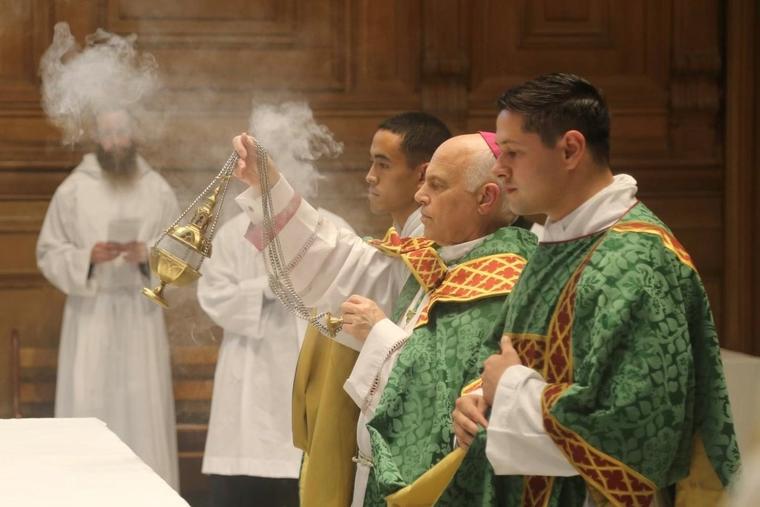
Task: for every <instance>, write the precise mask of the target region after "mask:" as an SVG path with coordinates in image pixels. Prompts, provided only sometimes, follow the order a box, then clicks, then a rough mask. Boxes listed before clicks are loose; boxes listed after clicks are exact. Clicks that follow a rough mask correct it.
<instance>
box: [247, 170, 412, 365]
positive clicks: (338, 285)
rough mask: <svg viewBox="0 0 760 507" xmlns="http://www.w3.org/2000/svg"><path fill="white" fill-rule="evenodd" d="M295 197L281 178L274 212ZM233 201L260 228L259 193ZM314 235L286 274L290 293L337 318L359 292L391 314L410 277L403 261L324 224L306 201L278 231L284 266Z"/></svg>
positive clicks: (345, 338)
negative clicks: (335, 315)
mask: <svg viewBox="0 0 760 507" xmlns="http://www.w3.org/2000/svg"><path fill="white" fill-rule="evenodd" d="M294 195H295V192H294V191H293V189H292V188H291V187H290V185H289V184H288V182H287V181H286V180H285V178H280V181H279V182H278V183H277V184H276V185H275V186H274V187H273V188H272V201H273V205H274V210H273V213H274V214H275V215H277V214H278V213H280V212H281V211H282V210H283V209H285V208H286V206H287V205H288V204H289V203H290V202H291V201H292V199H293V197H294ZM236 200H237V202H238V204H239V205H240V206H241V207H242V208H243V210H244V211H245V212H246V213H247V214H248V216H249V218H250V220H251V222H252V224H253V226H255V227H259V228H260V227H261V226H262V218H261V199H260V196H259V195H258V192H257V191H256V190H254V189H253V188H249V189H248V190H246V191H245V192H243V193H242V194H241V195H239V196H238V197H237V198H236ZM318 224H319V225H318ZM314 234H316V237H315V239H314V242H313V243H312V244H311V246H310V247H309V248H308V251H307V252H306V254H305V256H304V258H303V259H301V261H300V262H299V263H298V264H297V265H296V266H295V267H294V268H293V270H292V271H291V273H290V278H291V280H292V282H293V286H294V289H295V290H296V292H298V294H299V295H300V296H301V298H302V300H303V302H304V304H306V305H307V306H313V307H316V308H317V309H318V310H319V311H330V312H332V313H334V314H339V312H340V305H341V303H343V302H344V301H345V300H346V299H348V298H349V296H351V295H353V294H359V295H362V296H364V297H367V298H369V299H372V300H373V301H375V303H377V305H378V306H379V307H380V308H381V309H382V310H383V312H384V313H385V314H386V315H390V313H391V310H392V305H393V302H394V301H395V298H396V296H397V295H398V293H399V292H400V291H401V287H402V285H403V283H404V281H405V280H406V277H407V276H408V271H407V270H406V268H405V266H404V265H403V262H402V261H401V260H399V259H394V258H391V257H388V256H386V255H385V254H383V253H382V252H380V251H379V250H377V249H376V248H374V247H372V246H370V245H368V244H367V243H365V242H364V241H363V240H362V239H361V238H360V237H359V236H357V235H356V234H355V233H353V232H351V231H348V230H346V229H342V228H339V227H336V226H335V225H334V224H333V223H331V222H330V221H329V220H322V219H321V217H320V214H319V212H318V211H317V210H316V209H314V208H313V207H312V206H311V205H309V204H308V203H307V202H306V201H304V200H302V201H301V202H300V204H299V205H298V208H297V210H296V211H295V214H294V215H293V216H292V217H290V219H289V220H287V222H286V223H285V224H284V226H282V227H281V229H280V230H279V232H278V239H279V242H280V245H281V246H282V251H283V255H284V257H285V262H286V263H288V262H290V260H291V259H293V258H294V257H296V256H297V255H298V254H299V253H300V252H301V250H302V249H303V247H304V245H305V244H306V242H307V241H309V238H310V237H312V235H314ZM344 334H345V333H340V335H344ZM340 335H339V336H338V337H336V339H337V340H338V341H341V342H342V343H345V344H346V345H348V346H350V347H352V348H354V349H356V350H359V348H360V347H359V344H358V342H357V341H356V340H355V339H353V338H352V337H348V336H343V337H341V336H340Z"/></svg>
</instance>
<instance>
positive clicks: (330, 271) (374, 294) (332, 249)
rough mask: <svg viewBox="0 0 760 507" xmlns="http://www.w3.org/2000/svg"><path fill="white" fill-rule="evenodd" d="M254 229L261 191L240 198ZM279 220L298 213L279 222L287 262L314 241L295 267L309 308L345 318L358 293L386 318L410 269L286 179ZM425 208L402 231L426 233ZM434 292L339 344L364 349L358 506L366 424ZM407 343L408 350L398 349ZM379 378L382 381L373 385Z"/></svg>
mask: <svg viewBox="0 0 760 507" xmlns="http://www.w3.org/2000/svg"><path fill="white" fill-rule="evenodd" d="M237 201H238V203H239V204H240V206H241V207H242V208H243V209H244V210H245V211H246V212H247V214H248V215H249V217H250V219H251V222H252V223H253V225H254V227H255V228H260V227H261V223H262V217H261V202H260V198H259V196H258V192H257V191H256V190H254V189H248V190H247V191H246V192H244V193H243V194H241V195H240V196H238V197H237ZM272 202H273V205H274V214H275V216H278V215H279V217H283V216H284V215H286V214H288V213H290V212H289V211H288V210H294V211H293V212H292V216H289V217H287V220H286V219H284V218H281V219H280V220H276V222H277V223H279V224H280V225H281V229H280V230H279V232H278V236H279V240H280V244H281V245H282V249H283V253H284V255H285V260H286V262H288V261H289V260H290V259H291V258H293V257H295V256H296V255H297V253H298V252H300V251H301V250H302V247H303V245H305V244H306V243H307V242H308V241H310V239H311V237H312V236H314V242H313V243H312V245H311V246H310V247H309V249H308V253H307V254H306V256H305V257H304V259H303V260H302V261H301V262H300V263H299V264H298V265H297V266H296V267H295V268H294V269H293V272H292V273H291V279H292V281H293V285H294V287H295V289H296V291H297V292H298V293H299V295H301V297H302V299H303V301H304V303H305V304H306V305H309V306H316V307H317V308H318V309H319V310H320V311H330V312H332V313H339V307H340V304H341V303H343V302H344V301H345V300H346V299H348V297H349V296H351V295H352V294H361V295H363V296H365V297H367V298H369V299H372V300H373V301H374V302H375V303H376V304H377V305H378V306H379V307H380V308H381V309H382V310H383V312H384V313H385V314H386V315H390V314H391V311H392V308H393V303H394V301H395V299H396V297H397V296H398V294H399V292H400V291H401V288H402V287H403V285H404V283H405V282H406V279H407V278H408V276H409V274H410V273H409V271H408V269H407V268H406V266H405V265H404V264H403V261H401V260H400V259H398V258H393V257H389V256H387V255H385V254H383V253H382V252H380V251H379V250H377V249H376V248H375V247H372V246H370V245H368V244H367V243H365V242H364V241H362V240H361V239H360V238H359V237H358V236H356V235H355V234H350V233H348V232H345V231H338V230H337V229H336V228H335V227H332V226H330V225H329V224H327V223H326V222H325V221H324V220H322V221H320V217H319V214H318V213H317V212H316V210H314V208H312V207H311V206H310V205H309V204H308V203H306V202H305V201H302V200H300V198H299V197H298V196H297V194H295V192H294V191H293V190H292V188H291V187H290V185H289V184H288V182H287V181H285V178H282V177H281V178H280V180H279V182H278V183H277V184H276V185H275V186H274V187H273V188H272ZM419 215H420V214H419V210H417V211H415V213H414V214H413V215H412V216H410V218H409V219H407V223H406V224H404V227H403V228H402V236H404V235H405V234H406V233H410V235H419V232H421V231H420V230H421V223H419ZM481 242H482V239H477V240H474V241H470V242H468V243H463V244H460V245H452V246H448V247H444V248H442V249H441V250H440V251H439V253H440V254H441V256H442V258H443V259H444V260H452V259H457V258H460V257H463V256H464V255H466V254H467V253H468V252H469V251H470V250H472V249H473V248H475V247H476V246H477V245H478V244H480V243H481ZM427 297H428V296H427V294H426V293H425V292H424V290H423V289H420V292H419V293H418V294H417V297H415V298H414V300H413V301H412V303H411V305H410V308H414V309H415V312H414V313H413V314H412V315H409V316H408V317H406V312H405V314H404V315H405V316H404V317H402V322H399V323H398V324H396V323H393V322H391V321H390V320H389V319H384V320H382V321H380V322H378V323H377V324H376V325H375V326H374V327H373V328H372V331H371V333H370V335H369V336H368V337H367V340H366V341H365V343H364V344H362V343H361V342H359V341H358V340H356V339H355V338H353V337H352V336H350V335H347V334H345V333H339V334H338V336H336V340H338V341H339V342H341V343H343V344H345V345H348V346H349V347H352V348H354V349H355V350H359V351H360V352H359V357H358V359H357V361H356V365H355V366H354V369H353V371H352V372H351V375H350V377H349V379H348V380H347V381H346V384H345V385H344V389H345V390H346V392H347V393H348V394H349V396H350V397H351V398H352V399H353V400H354V402H355V403H356V404H357V405H358V406H359V408H360V409H361V413H360V415H359V420H358V423H357V443H358V445H359V456H357V458H356V462H357V471H356V476H355V481H354V498H353V502H352V505H353V506H359V505H362V504H363V503H364V494H365V491H366V487H367V479H368V476H369V466H368V464H369V463H370V462H371V459H372V456H371V452H372V451H371V449H370V447H369V432H368V431H367V428H366V422H367V421H369V420H370V419H371V418H372V415H373V412H374V409H375V408H376V407H377V403H378V402H379V400H380V397H381V395H382V392H383V389H384V388H385V385H386V383H387V381H388V378H389V376H390V372H391V369H392V368H393V364H394V362H395V360H396V358H397V357H398V354H399V353H400V352H401V350H402V348H403V347H402V346H403V342H404V340H405V339H406V338H407V337H408V336H409V335H410V334H411V332H412V330H413V329H414V324H415V323H416V322H417V320H418V319H419V316H420V312H421V311H422V309H423V308H424V307H425V303H426V301H427ZM398 345H401V346H398ZM375 378H377V384H376V385H375V386H374V387H373V383H374V380H375Z"/></svg>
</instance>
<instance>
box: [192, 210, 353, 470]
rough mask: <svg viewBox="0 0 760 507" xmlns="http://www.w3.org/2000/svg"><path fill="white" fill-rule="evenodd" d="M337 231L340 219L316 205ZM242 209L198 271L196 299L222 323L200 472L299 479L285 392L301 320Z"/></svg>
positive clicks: (289, 383)
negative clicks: (271, 276) (272, 285)
mask: <svg viewBox="0 0 760 507" xmlns="http://www.w3.org/2000/svg"><path fill="white" fill-rule="evenodd" d="M320 213H321V214H322V215H323V216H324V217H325V218H326V219H328V220H330V221H331V222H332V223H333V224H335V225H336V226H338V227H340V228H345V229H347V230H349V231H350V230H351V227H350V226H349V225H348V224H347V223H346V222H345V221H344V220H343V219H342V218H340V217H338V216H337V215H334V214H332V213H329V212H328V211H325V210H320ZM249 223H250V222H249V219H248V217H247V216H246V215H245V214H244V213H240V214H238V215H237V216H235V217H234V218H232V219H231V220H230V221H229V222H227V223H226V224H224V225H223V226H222V227H221V229H220V230H219V233H218V234H217V235H216V237H215V238H214V245H213V255H212V256H211V258H209V259H208V260H206V262H205V263H204V264H203V266H202V268H201V272H202V274H203V276H202V277H201V278H200V279H199V281H198V301H199V302H200V305H201V307H202V308H203V309H204V311H205V312H206V313H207V314H208V315H209V317H211V319H212V320H213V321H214V322H216V323H217V324H218V325H220V326H222V327H223V328H224V340H223V341H222V344H221V346H220V348H219V359H218V361H217V365H216V373H215V375H214V394H213V398H212V401H211V416H210V419H209V426H208V437H207V439H206V451H205V453H204V455H203V473H204V474H218V475H248V476H254V477H268V478H297V477H298V474H299V471H300V467H301V451H300V450H298V449H296V448H295V447H293V435H292V431H291V413H290V412H291V404H290V403H283V400H287V399H289V398H290V397H291V394H292V391H293V375H294V373H295V367H296V362H297V360H298V351H299V348H300V345H301V341H302V340H303V336H304V333H305V332H306V324H307V323H306V321H304V320H301V319H298V318H297V317H295V316H294V315H293V314H292V313H290V312H289V311H288V310H287V309H286V308H285V307H284V306H283V305H282V304H281V303H280V302H279V300H277V298H276V297H275V295H274V294H272V292H271V291H270V290H269V282H268V278H267V271H266V267H265V266H264V259H263V256H262V254H261V253H260V252H257V251H256V250H254V249H253V248H251V244H250V243H249V242H248V241H247V240H246V239H245V238H244V237H243V236H244V235H245V232H246V230H247V228H248V225H249Z"/></svg>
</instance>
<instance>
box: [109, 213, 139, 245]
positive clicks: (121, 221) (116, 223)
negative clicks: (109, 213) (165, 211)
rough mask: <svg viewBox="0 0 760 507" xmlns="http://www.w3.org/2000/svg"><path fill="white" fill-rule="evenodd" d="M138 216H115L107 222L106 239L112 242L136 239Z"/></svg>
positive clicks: (123, 242) (127, 241) (128, 241)
mask: <svg viewBox="0 0 760 507" xmlns="http://www.w3.org/2000/svg"><path fill="white" fill-rule="evenodd" d="M140 224H142V220H140V219H139V218H116V219H114V220H111V221H110V222H109V223H108V241H109V242H112V243H121V244H126V243H130V242H132V241H137V237H138V234H139V233H140Z"/></svg>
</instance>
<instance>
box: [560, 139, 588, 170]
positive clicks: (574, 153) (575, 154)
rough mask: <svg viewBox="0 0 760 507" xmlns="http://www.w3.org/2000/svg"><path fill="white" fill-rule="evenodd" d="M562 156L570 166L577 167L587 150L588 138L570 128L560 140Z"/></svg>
mask: <svg viewBox="0 0 760 507" xmlns="http://www.w3.org/2000/svg"><path fill="white" fill-rule="evenodd" d="M560 143H561V146H560V148H561V149H562V158H563V160H564V161H565V163H566V164H567V165H568V166H569V167H571V168H572V167H575V166H577V165H578V163H580V160H581V158H582V157H583V154H584V153H585V152H586V138H585V137H584V135H583V134H581V133H580V132H578V131H577V130H568V131H567V132H565V135H564V136H562V140H561V141H560Z"/></svg>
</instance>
